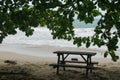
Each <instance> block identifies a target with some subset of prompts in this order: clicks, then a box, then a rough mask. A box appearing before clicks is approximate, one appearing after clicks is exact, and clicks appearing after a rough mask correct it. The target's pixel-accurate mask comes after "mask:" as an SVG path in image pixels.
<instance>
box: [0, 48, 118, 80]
mask: <svg viewBox="0 0 120 80" xmlns="http://www.w3.org/2000/svg"><path fill="white" fill-rule="evenodd" d="M48 47H49V46H48ZM29 48H30V49H32V50H34V49H35V47H34V48H31V47H29ZM39 49H41V50H45V46H44V47H39ZM53 50H55V48H50V49H49V50H47V51H49V52H52V51H53ZM56 50H58V48H57V49H56ZM56 60H57V57H49V56H46V57H44V56H42V57H41V56H38V57H37V56H29V55H23V54H18V53H15V52H10V51H0V80H120V61H118V62H112V61H111V60H110V59H109V58H99V57H98V58H94V60H95V61H98V62H99V64H98V65H96V67H97V68H96V69H95V70H93V72H92V73H90V74H89V77H88V78H86V77H85V69H71V68H67V70H66V71H62V70H61V71H60V75H56V69H53V68H52V67H51V66H49V64H51V63H55V62H56Z"/></svg>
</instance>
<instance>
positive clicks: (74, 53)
mask: <svg viewBox="0 0 120 80" xmlns="http://www.w3.org/2000/svg"><path fill="white" fill-rule="evenodd" d="M53 53H55V54H71V55H72V54H73V55H90V56H94V55H96V53H94V52H80V51H55V52H53Z"/></svg>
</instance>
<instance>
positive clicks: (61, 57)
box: [50, 51, 98, 76]
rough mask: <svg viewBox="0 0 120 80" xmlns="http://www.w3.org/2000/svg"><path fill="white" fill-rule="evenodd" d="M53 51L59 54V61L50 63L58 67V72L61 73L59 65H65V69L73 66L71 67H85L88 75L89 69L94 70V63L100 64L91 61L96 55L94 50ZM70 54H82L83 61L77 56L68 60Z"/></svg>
mask: <svg viewBox="0 0 120 80" xmlns="http://www.w3.org/2000/svg"><path fill="white" fill-rule="evenodd" d="M53 53H54V54H57V56H58V61H57V63H55V64H50V66H53V68H57V72H56V74H59V67H63V70H65V68H66V67H71V68H85V69H86V76H88V72H89V70H90V72H92V69H94V68H95V67H94V64H98V62H93V61H91V58H92V56H95V55H96V53H93V52H78V51H55V52H53ZM69 55H80V56H81V57H82V59H83V61H79V60H78V59H77V58H72V59H71V60H66V58H67V57H68V56H69ZM85 56H86V57H85ZM67 63H77V64H67ZM78 64H79V65H78ZM80 64H85V65H80Z"/></svg>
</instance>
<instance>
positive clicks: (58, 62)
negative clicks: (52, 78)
mask: <svg viewBox="0 0 120 80" xmlns="http://www.w3.org/2000/svg"><path fill="white" fill-rule="evenodd" d="M57 56H58V61H57V64H60V54H58V55H57ZM57 74H59V66H57Z"/></svg>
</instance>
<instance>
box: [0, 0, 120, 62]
mask: <svg viewBox="0 0 120 80" xmlns="http://www.w3.org/2000/svg"><path fill="white" fill-rule="evenodd" d="M119 4H120V0H1V1H0V42H2V41H3V39H4V38H5V37H6V36H8V35H10V34H13V35H14V34H16V33H17V31H16V29H19V30H21V31H23V32H25V33H26V36H30V35H32V34H33V31H34V30H33V29H32V27H37V26H39V25H41V26H45V25H46V26H47V28H48V29H50V30H51V31H52V33H51V34H52V35H53V38H54V39H55V38H58V39H66V40H73V43H74V44H76V45H77V46H78V47H79V46H81V45H82V43H84V44H86V47H89V46H90V44H91V43H92V44H93V45H97V46H98V47H101V46H104V45H105V46H107V49H108V50H107V51H106V52H105V53H104V56H105V57H107V55H108V54H110V55H111V57H112V60H113V61H116V60H117V59H118V58H119V57H118V56H117V55H116V54H115V51H116V50H117V49H118V47H119V46H118V45H117V44H118V40H119V38H120V5H119ZM101 10H102V11H104V14H103V13H102V12H101ZM97 16H100V19H99V21H98V23H97V26H96V28H95V30H94V31H95V34H94V35H93V36H88V37H81V36H79V37H76V35H75V33H74V26H73V21H74V18H75V17H77V19H78V20H79V21H84V22H85V23H86V24H87V23H92V22H93V21H94V19H95V17H97ZM113 28H114V31H112V29H113Z"/></svg>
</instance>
